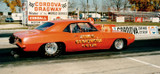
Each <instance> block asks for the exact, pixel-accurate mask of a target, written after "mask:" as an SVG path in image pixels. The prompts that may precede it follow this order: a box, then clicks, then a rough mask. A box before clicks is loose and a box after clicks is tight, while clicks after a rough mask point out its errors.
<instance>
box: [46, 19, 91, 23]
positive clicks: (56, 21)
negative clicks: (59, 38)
mask: <svg viewBox="0 0 160 74" xmlns="http://www.w3.org/2000/svg"><path fill="white" fill-rule="evenodd" d="M49 22H52V23H76V22H89V21H87V20H54V21H49Z"/></svg>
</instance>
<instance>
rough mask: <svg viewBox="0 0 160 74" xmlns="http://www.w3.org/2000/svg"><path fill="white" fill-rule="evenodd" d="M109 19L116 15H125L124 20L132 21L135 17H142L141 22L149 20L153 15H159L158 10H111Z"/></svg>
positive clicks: (114, 18) (113, 19)
mask: <svg viewBox="0 0 160 74" xmlns="http://www.w3.org/2000/svg"><path fill="white" fill-rule="evenodd" d="M113 13H114V15H112V18H111V20H112V21H115V20H116V17H119V16H123V17H125V22H134V21H135V18H136V17H142V18H143V22H151V21H152V18H153V17H159V18H160V16H159V15H158V14H159V13H160V12H113Z"/></svg>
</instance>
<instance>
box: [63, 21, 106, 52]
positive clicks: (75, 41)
mask: <svg viewBox="0 0 160 74" xmlns="http://www.w3.org/2000/svg"><path fill="white" fill-rule="evenodd" d="M68 27H69V28H70V34H69V35H70V36H69V37H70V39H69V40H68V41H67V44H66V50H67V51H83V50H95V49H104V48H105V44H104V41H103V39H104V37H103V33H102V32H99V31H98V30H97V29H96V28H95V27H94V26H92V25H91V24H90V23H88V22H86V23H71V24H70V25H69V26H68Z"/></svg>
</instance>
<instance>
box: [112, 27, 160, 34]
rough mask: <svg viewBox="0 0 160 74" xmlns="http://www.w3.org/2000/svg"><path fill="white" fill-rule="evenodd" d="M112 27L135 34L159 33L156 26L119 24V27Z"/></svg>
mask: <svg viewBox="0 0 160 74" xmlns="http://www.w3.org/2000/svg"><path fill="white" fill-rule="evenodd" d="M112 29H113V30H117V31H122V32H126V33H131V34H135V35H140V34H159V32H158V27H157V26H119V27H113V28H112Z"/></svg>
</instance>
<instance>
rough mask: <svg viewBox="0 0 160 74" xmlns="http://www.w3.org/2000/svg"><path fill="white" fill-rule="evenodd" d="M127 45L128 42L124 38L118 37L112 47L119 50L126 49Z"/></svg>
mask: <svg viewBox="0 0 160 74" xmlns="http://www.w3.org/2000/svg"><path fill="white" fill-rule="evenodd" d="M125 47H126V42H125V40H123V39H116V40H115V41H114V43H113V45H112V48H113V49H114V50H117V51H120V50H123V49H125Z"/></svg>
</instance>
